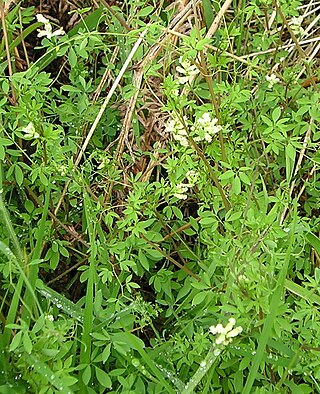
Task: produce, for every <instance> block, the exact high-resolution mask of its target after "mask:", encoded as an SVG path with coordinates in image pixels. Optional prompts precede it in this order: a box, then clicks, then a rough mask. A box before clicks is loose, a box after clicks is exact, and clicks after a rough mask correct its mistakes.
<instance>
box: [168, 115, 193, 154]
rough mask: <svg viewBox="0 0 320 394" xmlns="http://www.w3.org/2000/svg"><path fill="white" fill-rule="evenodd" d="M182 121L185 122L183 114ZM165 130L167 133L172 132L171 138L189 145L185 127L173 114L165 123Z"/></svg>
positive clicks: (183, 144)
mask: <svg viewBox="0 0 320 394" xmlns="http://www.w3.org/2000/svg"><path fill="white" fill-rule="evenodd" d="M183 119H184V121H185V122H184V123H185V124H186V122H187V118H186V117H185V116H184V117H183ZM165 131H166V132H167V133H170V134H172V136H173V138H174V139H175V140H176V141H178V142H180V144H181V145H182V146H185V147H186V146H189V141H188V132H187V130H186V128H185V125H184V124H182V122H181V121H180V119H178V118H177V117H176V116H173V117H172V119H171V120H170V121H169V122H168V123H167V125H166V128H165Z"/></svg>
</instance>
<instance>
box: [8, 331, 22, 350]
mask: <svg viewBox="0 0 320 394" xmlns="http://www.w3.org/2000/svg"><path fill="white" fill-rule="evenodd" d="M22 334H23V333H22V331H19V332H18V333H17V334H16V335H15V336H14V337H13V339H12V341H11V344H10V347H9V352H13V351H14V350H15V349H16V348H17V347H18V346H19V345H20V343H21V339H22Z"/></svg>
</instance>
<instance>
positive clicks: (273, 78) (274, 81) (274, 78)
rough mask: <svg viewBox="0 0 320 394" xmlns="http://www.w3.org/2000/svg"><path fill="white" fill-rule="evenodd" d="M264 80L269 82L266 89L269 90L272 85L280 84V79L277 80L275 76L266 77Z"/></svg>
mask: <svg viewBox="0 0 320 394" xmlns="http://www.w3.org/2000/svg"><path fill="white" fill-rule="evenodd" d="M266 80H267V81H268V82H269V85H268V88H269V89H271V88H272V87H273V85H275V84H277V83H279V82H280V79H279V78H277V76H276V75H275V74H271V75H266Z"/></svg>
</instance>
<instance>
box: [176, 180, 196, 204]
mask: <svg viewBox="0 0 320 394" xmlns="http://www.w3.org/2000/svg"><path fill="white" fill-rule="evenodd" d="M192 186H193V185H191V184H189V183H179V184H178V185H177V186H176V188H175V192H174V194H173V195H174V196H175V197H176V198H179V199H180V200H185V199H186V198H187V197H188V196H187V195H186V194H185V193H186V192H187V191H188V189H189V187H192Z"/></svg>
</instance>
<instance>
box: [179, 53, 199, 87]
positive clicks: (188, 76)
mask: <svg viewBox="0 0 320 394" xmlns="http://www.w3.org/2000/svg"><path fill="white" fill-rule="evenodd" d="M179 63H180V66H177V71H178V73H180V74H182V75H181V76H179V77H178V82H179V83H180V84H186V83H189V82H191V81H192V79H193V76H194V75H197V74H199V70H198V68H197V66H196V65H195V64H191V62H190V61H189V60H188V59H186V60H182V56H181V57H180V58H179Z"/></svg>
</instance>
